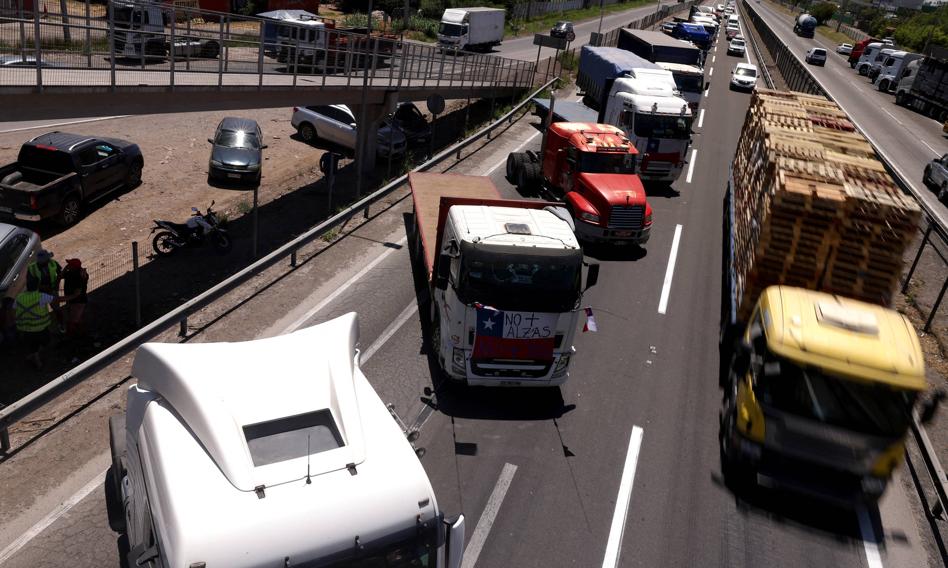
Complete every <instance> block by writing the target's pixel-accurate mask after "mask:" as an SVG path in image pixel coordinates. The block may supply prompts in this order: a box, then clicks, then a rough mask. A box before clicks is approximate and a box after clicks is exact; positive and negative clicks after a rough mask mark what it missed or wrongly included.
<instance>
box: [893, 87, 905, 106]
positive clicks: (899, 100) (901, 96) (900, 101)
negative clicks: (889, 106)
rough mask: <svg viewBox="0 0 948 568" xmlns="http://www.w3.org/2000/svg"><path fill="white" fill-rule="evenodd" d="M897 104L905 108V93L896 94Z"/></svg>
mask: <svg viewBox="0 0 948 568" xmlns="http://www.w3.org/2000/svg"><path fill="white" fill-rule="evenodd" d="M895 104H897V105H899V106H905V93H904V92H903V91H899V92H897V93H895Z"/></svg>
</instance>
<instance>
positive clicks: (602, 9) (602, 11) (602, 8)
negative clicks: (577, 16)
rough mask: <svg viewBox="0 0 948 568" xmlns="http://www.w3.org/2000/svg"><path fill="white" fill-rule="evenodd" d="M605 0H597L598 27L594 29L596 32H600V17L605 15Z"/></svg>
mask: <svg viewBox="0 0 948 568" xmlns="http://www.w3.org/2000/svg"><path fill="white" fill-rule="evenodd" d="M604 3H605V0H599V29H598V30H596V33H598V34H601V33H602V17H603V16H605V15H606V12H605V10H606V8H605V5H604Z"/></svg>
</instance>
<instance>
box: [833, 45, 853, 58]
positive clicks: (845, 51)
mask: <svg viewBox="0 0 948 568" xmlns="http://www.w3.org/2000/svg"><path fill="white" fill-rule="evenodd" d="M852 52H853V44H851V43H841V44H839V45H837V46H836V53H838V54H840V55H849V54H850V53H852Z"/></svg>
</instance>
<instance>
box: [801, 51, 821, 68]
mask: <svg viewBox="0 0 948 568" xmlns="http://www.w3.org/2000/svg"><path fill="white" fill-rule="evenodd" d="M805 59H806V62H807V63H809V64H810V65H819V66H820V67H822V66H824V65H826V50H825V49H823V48H822V47H811V48H810V49H808V50H807V52H806V58H805Z"/></svg>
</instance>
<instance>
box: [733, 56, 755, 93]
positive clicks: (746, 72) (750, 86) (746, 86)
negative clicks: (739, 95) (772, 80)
mask: <svg viewBox="0 0 948 568" xmlns="http://www.w3.org/2000/svg"><path fill="white" fill-rule="evenodd" d="M756 86H757V66H756V65H751V64H750V63H738V64H737V65H736V66H735V67H734V70H733V71H731V85H730V87H731V89H743V90H747V91H753V90H754V88H755V87H756Z"/></svg>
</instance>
